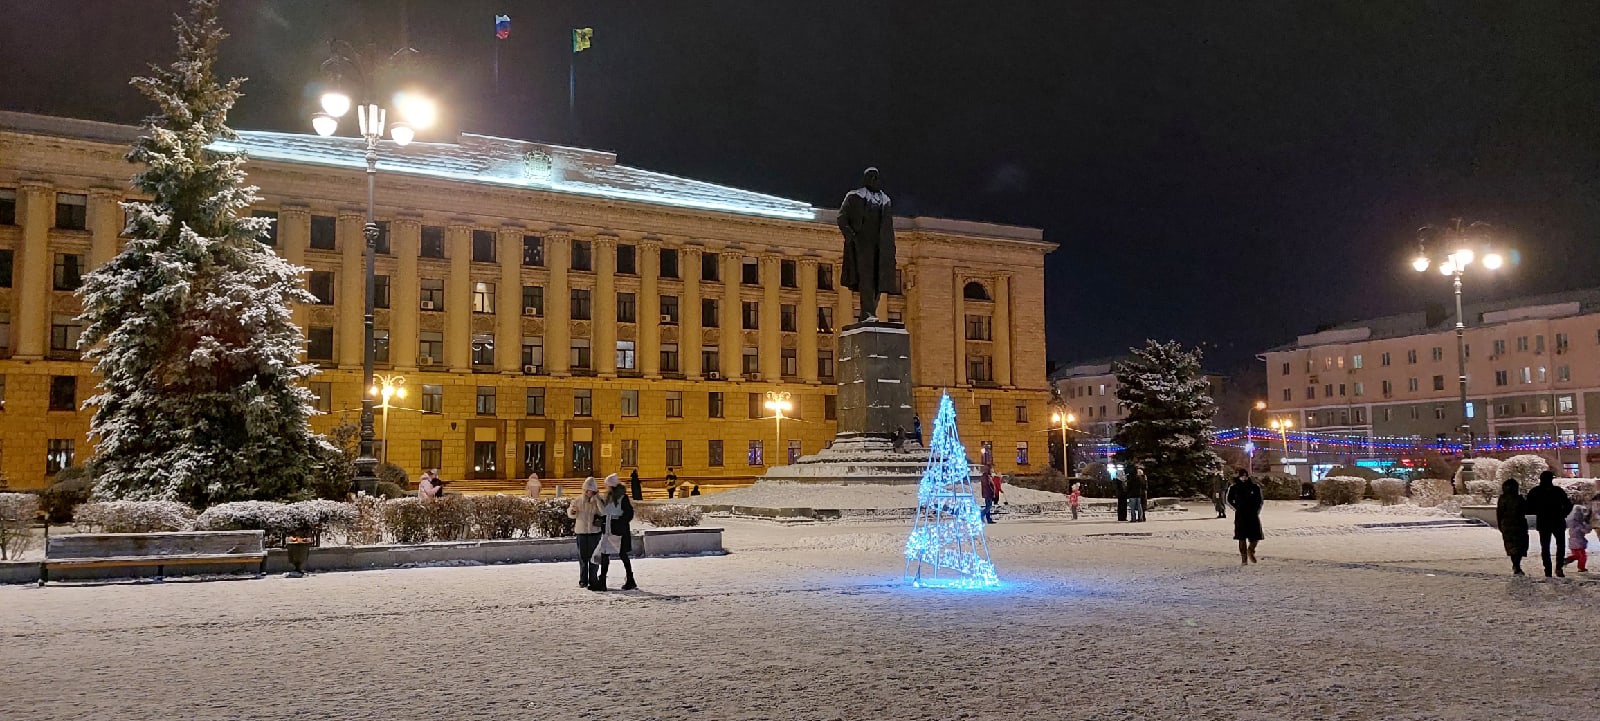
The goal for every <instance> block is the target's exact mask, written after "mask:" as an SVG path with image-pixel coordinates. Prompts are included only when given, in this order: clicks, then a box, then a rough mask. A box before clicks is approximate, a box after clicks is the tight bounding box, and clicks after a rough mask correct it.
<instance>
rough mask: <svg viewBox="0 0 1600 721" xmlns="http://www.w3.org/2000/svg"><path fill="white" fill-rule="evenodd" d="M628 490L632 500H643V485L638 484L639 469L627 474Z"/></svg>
mask: <svg viewBox="0 0 1600 721" xmlns="http://www.w3.org/2000/svg"><path fill="white" fill-rule="evenodd" d="M628 489H629V490H631V491H633V500H635V501H642V500H644V484H642V483H640V482H639V469H637V468H635V469H633V470H632V471H630V472H629V473H628Z"/></svg>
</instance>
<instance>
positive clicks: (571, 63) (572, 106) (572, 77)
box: [567, 50, 578, 140]
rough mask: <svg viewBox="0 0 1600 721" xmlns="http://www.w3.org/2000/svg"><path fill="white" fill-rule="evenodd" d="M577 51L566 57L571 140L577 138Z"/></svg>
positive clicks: (568, 122) (568, 120)
mask: <svg viewBox="0 0 1600 721" xmlns="http://www.w3.org/2000/svg"><path fill="white" fill-rule="evenodd" d="M577 103H578V51H576V50H574V51H572V54H571V55H568V56H567V127H569V128H571V129H572V138H573V140H577V138H578V120H577V117H578V114H577V110H576V108H577Z"/></svg>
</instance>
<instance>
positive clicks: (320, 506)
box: [289, 498, 358, 546]
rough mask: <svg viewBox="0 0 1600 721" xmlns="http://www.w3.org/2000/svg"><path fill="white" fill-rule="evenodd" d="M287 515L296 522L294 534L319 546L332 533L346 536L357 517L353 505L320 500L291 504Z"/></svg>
mask: <svg viewBox="0 0 1600 721" xmlns="http://www.w3.org/2000/svg"><path fill="white" fill-rule="evenodd" d="M289 513H290V514H292V515H293V516H294V518H295V519H296V520H297V521H298V524H297V525H298V527H297V528H296V529H295V534H296V535H304V536H310V537H311V542H312V543H315V544H317V545H319V546H320V545H322V541H323V539H325V538H327V537H329V536H330V535H332V534H334V533H344V534H348V533H349V532H350V528H351V527H352V526H354V525H355V523H356V519H357V515H358V514H357V511H356V507H355V505H354V504H351V503H343V502H340V501H329V500H326V499H321V498H318V499H314V500H310V501H300V502H298V503H291V504H289Z"/></svg>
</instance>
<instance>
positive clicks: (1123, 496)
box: [1111, 476, 1128, 521]
mask: <svg viewBox="0 0 1600 721" xmlns="http://www.w3.org/2000/svg"><path fill="white" fill-rule="evenodd" d="M1111 482H1112V483H1113V484H1115V485H1116V488H1117V520H1118V521H1126V520H1128V484H1127V483H1125V482H1123V480H1122V476H1117V477H1116V478H1113V479H1112V480H1111Z"/></svg>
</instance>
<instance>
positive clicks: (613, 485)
mask: <svg viewBox="0 0 1600 721" xmlns="http://www.w3.org/2000/svg"><path fill="white" fill-rule="evenodd" d="M567 517H568V518H571V519H572V521H573V524H572V526H573V532H574V534H575V535H577V537H578V587H579V588H587V589H589V590H591V591H604V590H606V572H607V571H609V570H610V569H611V557H612V556H613V555H615V556H617V557H619V558H620V559H621V560H622V568H623V569H624V570H625V571H627V573H628V578H627V580H626V581H625V582H624V583H623V584H622V590H624V591H631V590H633V589H635V588H638V587H639V586H638V584H636V583H634V582H633V561H632V560H631V559H630V558H629V556H628V554H629V553H631V552H632V551H633V532H632V530H631V529H630V528H629V524H630V523H631V522H632V521H633V502H632V501H630V500H628V491H627V490H626V489H624V488H623V486H622V481H621V480H619V479H618V478H617V474H615V473H613V474H611V475H609V476H606V492H605V494H604V495H602V494H601V493H600V488H599V485H598V484H597V483H595V480H594V476H590V477H588V478H586V479H584V481H583V495H582V496H581V497H578V498H575V499H573V501H572V504H571V505H569V506H567Z"/></svg>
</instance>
